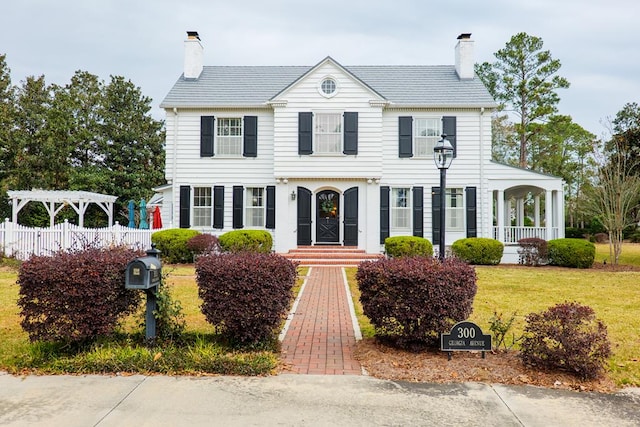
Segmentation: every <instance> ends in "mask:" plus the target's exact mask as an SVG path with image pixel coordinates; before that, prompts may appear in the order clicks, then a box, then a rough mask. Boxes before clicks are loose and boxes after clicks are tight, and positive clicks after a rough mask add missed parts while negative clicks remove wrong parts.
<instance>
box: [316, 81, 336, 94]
mask: <svg viewBox="0 0 640 427" xmlns="http://www.w3.org/2000/svg"><path fill="white" fill-rule="evenodd" d="M337 89H338V85H337V83H336V81H335V80H334V79H332V78H331V77H327V78H326V79H324V80H322V82H321V83H320V91H321V92H322V94H323V95H324V96H333V95H335V94H336V90H337Z"/></svg>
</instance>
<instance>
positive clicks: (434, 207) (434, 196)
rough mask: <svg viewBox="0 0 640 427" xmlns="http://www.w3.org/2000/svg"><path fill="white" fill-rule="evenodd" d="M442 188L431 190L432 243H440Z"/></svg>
mask: <svg viewBox="0 0 640 427" xmlns="http://www.w3.org/2000/svg"><path fill="white" fill-rule="evenodd" d="M440 211H441V209H440V187H432V188H431V239H432V240H431V243H433V244H434V245H437V244H439V243H440Z"/></svg>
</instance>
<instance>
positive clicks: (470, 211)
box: [464, 187, 478, 237]
mask: <svg viewBox="0 0 640 427" xmlns="http://www.w3.org/2000/svg"><path fill="white" fill-rule="evenodd" d="M464 191H465V192H466V193H467V195H466V199H467V237H478V219H477V217H476V215H477V209H476V206H477V205H476V187H467V188H465V190H464Z"/></svg>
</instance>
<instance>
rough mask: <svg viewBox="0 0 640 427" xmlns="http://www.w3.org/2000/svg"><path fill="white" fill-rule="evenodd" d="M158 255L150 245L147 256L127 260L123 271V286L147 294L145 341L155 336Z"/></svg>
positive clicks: (159, 273) (158, 278) (158, 275)
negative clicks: (140, 290) (125, 268)
mask: <svg viewBox="0 0 640 427" xmlns="http://www.w3.org/2000/svg"><path fill="white" fill-rule="evenodd" d="M159 255H160V251H159V250H157V249H156V248H155V245H151V249H149V250H148V251H147V256H146V257H140V258H136V259H134V260H133V261H131V262H129V264H127V270H126V272H125V288H127V289H142V290H144V291H145V293H146V294H147V307H146V312H145V338H146V340H147V342H149V341H153V340H154V339H155V338H156V318H155V316H154V315H153V312H154V311H155V310H156V309H157V306H158V303H157V298H156V292H157V291H158V286H160V282H161V280H162V264H161V263H160V258H159Z"/></svg>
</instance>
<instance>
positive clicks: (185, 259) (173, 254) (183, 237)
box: [151, 228, 201, 264]
mask: <svg viewBox="0 0 640 427" xmlns="http://www.w3.org/2000/svg"><path fill="white" fill-rule="evenodd" d="M199 234H201V233H200V232H199V231H197V230H189V229H186V228H171V229H169V230H162V231H157V232H155V233H153V234H152V235H151V242H152V243H153V244H155V245H156V248H157V249H158V250H159V251H161V254H160V256H161V257H162V261H164V262H166V263H168V264H184V263H190V262H193V253H192V252H191V250H190V249H189V247H188V246H187V242H188V241H189V239H191V238H193V237H195V236H197V235H199Z"/></svg>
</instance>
